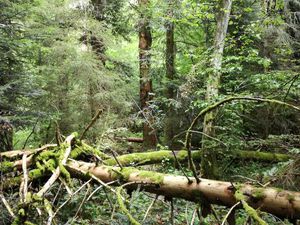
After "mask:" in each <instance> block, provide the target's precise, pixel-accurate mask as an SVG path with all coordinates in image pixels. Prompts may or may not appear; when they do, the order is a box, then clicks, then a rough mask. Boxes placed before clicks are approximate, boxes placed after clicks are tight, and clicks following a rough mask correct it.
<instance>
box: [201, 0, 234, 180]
mask: <svg viewBox="0 0 300 225" xmlns="http://www.w3.org/2000/svg"><path fill="white" fill-rule="evenodd" d="M231 5H232V0H220V4H219V13H218V15H217V16H216V19H217V27H216V31H215V40H214V52H213V56H212V60H211V67H212V70H213V71H212V72H211V73H210V74H209V77H208V80H207V90H206V101H208V102H212V101H214V100H216V98H217V97H218V95H219V85H220V77H221V68H222V59H223V52H224V45H225V38H226V33H227V28H228V22H229V16H230V11H231ZM214 118H215V113H214V112H209V113H207V114H206V115H205V117H204V124H203V132H204V133H205V134H206V135H204V136H203V139H202V148H203V149H204V150H203V160H202V161H201V175H202V176H203V177H205V178H215V177H217V173H218V172H217V165H216V154H215V153H214V151H213V150H211V149H210V150H208V149H206V147H207V146H208V145H209V139H208V138H207V137H206V136H207V135H208V136H212V137H213V136H215V130H214V126H213V120H214Z"/></svg>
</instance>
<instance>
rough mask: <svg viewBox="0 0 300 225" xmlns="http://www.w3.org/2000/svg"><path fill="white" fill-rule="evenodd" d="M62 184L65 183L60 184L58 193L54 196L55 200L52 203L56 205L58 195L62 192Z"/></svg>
mask: <svg viewBox="0 0 300 225" xmlns="http://www.w3.org/2000/svg"><path fill="white" fill-rule="evenodd" d="M62 185H63V184H62V183H61V184H60V185H59V187H58V191H57V192H56V194H55V196H54V198H53V200H52V205H54V203H55V201H56V199H57V197H58V195H59V193H60V190H61V187H62Z"/></svg>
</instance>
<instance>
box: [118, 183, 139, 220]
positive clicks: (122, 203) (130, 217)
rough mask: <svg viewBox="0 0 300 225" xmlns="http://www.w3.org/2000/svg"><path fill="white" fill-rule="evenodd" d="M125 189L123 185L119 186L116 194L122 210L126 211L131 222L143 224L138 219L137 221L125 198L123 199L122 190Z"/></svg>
mask: <svg viewBox="0 0 300 225" xmlns="http://www.w3.org/2000/svg"><path fill="white" fill-rule="evenodd" d="M122 190H123V188H122V186H121V187H118V188H117V190H116V194H117V200H118V203H119V206H120V209H121V210H122V212H124V213H125V215H126V216H127V217H128V219H129V221H130V223H131V224H133V225H141V224H140V223H139V222H138V221H136V219H134V218H133V216H132V215H131V214H130V212H129V211H128V209H127V208H126V206H125V204H124V202H123V200H122V195H121V191H122Z"/></svg>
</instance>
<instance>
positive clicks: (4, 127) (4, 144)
mask: <svg viewBox="0 0 300 225" xmlns="http://www.w3.org/2000/svg"><path fill="white" fill-rule="evenodd" d="M10 150H13V127H12V125H11V124H10V123H9V122H8V121H6V120H4V119H1V118H0V151H10Z"/></svg>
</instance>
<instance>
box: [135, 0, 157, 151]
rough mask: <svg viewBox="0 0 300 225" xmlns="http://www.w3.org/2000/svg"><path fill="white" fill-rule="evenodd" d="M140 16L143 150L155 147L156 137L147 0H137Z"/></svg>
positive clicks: (150, 36)
mask: <svg viewBox="0 0 300 225" xmlns="http://www.w3.org/2000/svg"><path fill="white" fill-rule="evenodd" d="M138 2H139V6H140V8H141V12H142V13H141V15H140V21H139V59H140V62H139V63H140V105H141V110H142V111H143V116H144V119H145V122H144V125H143V137H144V143H143V144H144V148H146V149H148V148H153V147H156V143H157V137H156V131H155V129H154V127H153V124H154V117H153V114H152V113H153V112H152V111H151V109H150V107H149V106H150V102H151V100H152V98H153V97H152V96H153V90H152V79H151V76H150V65H151V63H150V59H151V55H150V50H151V46H152V35H151V28H150V23H149V20H150V19H149V15H147V14H148V13H147V11H146V9H147V6H148V4H149V1H148V0H139V1H138Z"/></svg>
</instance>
